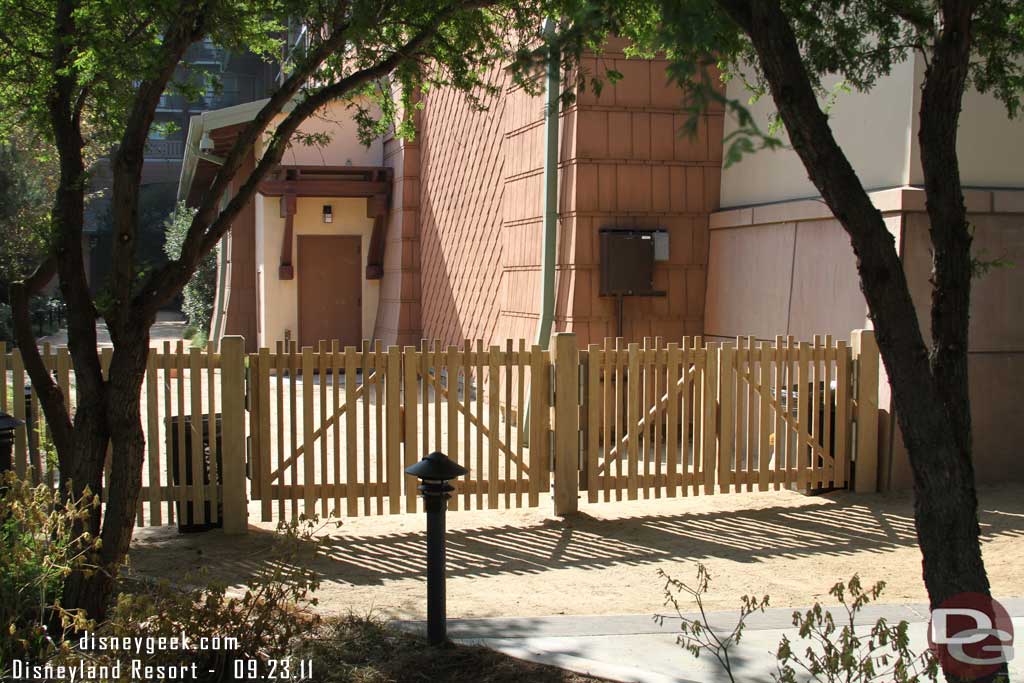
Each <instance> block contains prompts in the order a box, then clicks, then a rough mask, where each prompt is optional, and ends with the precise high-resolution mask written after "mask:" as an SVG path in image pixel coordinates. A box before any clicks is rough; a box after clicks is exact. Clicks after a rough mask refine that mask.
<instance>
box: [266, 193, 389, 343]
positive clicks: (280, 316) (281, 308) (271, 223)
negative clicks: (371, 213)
mask: <svg viewBox="0 0 1024 683" xmlns="http://www.w3.org/2000/svg"><path fill="white" fill-rule="evenodd" d="M297 202H298V206H297V209H296V213H295V218H294V230H293V237H292V262H293V264H294V266H295V278H294V279H292V280H281V279H279V278H278V265H279V264H280V254H281V240H282V238H283V236H284V223H285V219H284V218H282V217H281V212H280V198H278V197H264V196H263V195H257V196H256V207H257V209H256V216H257V218H256V241H257V250H256V261H257V264H256V265H257V277H258V281H259V282H260V292H259V301H260V311H259V315H260V341H259V344H260V346H269V347H273V346H274V345H275V344H276V342H277V341H280V340H283V339H284V337H285V330H289V331H290V333H291V338H292V339H298V329H299V328H298V322H299V321H298V310H299V306H298V283H299V270H300V269H301V268H302V263H301V262H300V261H299V254H298V237H299V236H300V235H358V236H360V237H361V238H362V242H361V245H362V249H361V254H362V258H363V263H362V268H363V273H362V274H363V275H364V276H365V269H366V259H367V256H368V254H369V245H370V235H371V233H372V231H373V219H372V218H367V217H366V200H365V199H355V198H338V197H300V198H299V199H298V200H297ZM324 204H331V205H332V206H333V207H334V222H333V223H330V224H326V223H324V222H323V220H322V217H321V215H322V214H321V212H322V207H323V205H324ZM362 283H363V293H362V296H363V314H362V317H363V320H362V328H363V337H364V338H366V339H371V338H372V337H373V328H374V322H375V320H376V317H377V304H378V300H379V296H380V282H379V281H376V280H367V279H366V278H365V277H363V278H362Z"/></svg>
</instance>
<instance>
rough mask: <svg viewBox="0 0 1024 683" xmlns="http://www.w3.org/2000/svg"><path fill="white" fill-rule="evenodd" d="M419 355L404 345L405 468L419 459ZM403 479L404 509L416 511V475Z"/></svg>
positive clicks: (413, 348) (420, 355)
mask: <svg viewBox="0 0 1024 683" xmlns="http://www.w3.org/2000/svg"><path fill="white" fill-rule="evenodd" d="M421 357H422V354H421V353H417V351H416V347H415V346H406V347H405V348H404V349H403V351H402V363H403V366H402V367H403V371H404V375H403V377H404V386H403V387H402V392H403V393H402V397H403V399H404V409H403V411H402V415H403V417H404V419H405V424H404V427H403V429H404V434H403V439H402V441H403V447H404V455H405V461H404V467H406V468H407V467H411V466H412V465H415V464H416V462H417V461H418V460H419V459H420V447H419V433H418V430H417V423H416V411H417V406H416V397H417V396H418V395H419V385H418V379H417V377H418V373H419V370H420V358H421ZM423 384H424V386H425V385H426V380H424V382H423ZM423 405H424V410H425V409H426V405H427V404H426V401H424V403H423ZM425 414H426V413H425V412H424V415H425ZM426 424H427V421H426V419H424V421H423V425H424V427H426ZM424 442H426V433H424ZM403 469H404V468H403ZM403 480H404V483H405V511H406V512H416V486H417V482H416V477H413V476H410V475H403Z"/></svg>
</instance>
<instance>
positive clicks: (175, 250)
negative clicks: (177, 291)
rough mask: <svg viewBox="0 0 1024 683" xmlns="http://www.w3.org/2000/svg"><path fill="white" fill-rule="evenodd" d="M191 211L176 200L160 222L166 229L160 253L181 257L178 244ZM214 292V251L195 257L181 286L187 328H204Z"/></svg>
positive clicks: (207, 323)
mask: <svg viewBox="0 0 1024 683" xmlns="http://www.w3.org/2000/svg"><path fill="white" fill-rule="evenodd" d="M194 214H195V211H194V210H193V209H190V208H188V207H187V206H185V203H184V202H178V204H177V205H176V206H175V207H174V211H173V212H172V213H171V215H170V217H169V218H168V219H167V221H166V222H165V223H164V227H165V230H166V235H165V241H164V252H165V253H166V254H167V256H168V258H171V259H176V258H178V257H179V256H181V247H182V245H183V244H184V243H185V235H186V234H187V233H188V226H189V225H190V224H191V222H192V216H193V215H194ZM216 293H217V250H216V249H214V250H212V251H211V252H210V253H209V254H207V255H206V256H204V257H203V258H202V259H200V260H199V265H198V266H197V267H196V272H195V273H194V274H193V275H192V279H191V280H189V281H188V283H187V284H186V285H185V287H184V288H183V289H182V299H183V302H182V305H181V312H182V313H184V314H185V317H187V318H188V324H189V327H191V328H193V329H194V330H196V331H197V332H203V331H208V330H209V329H210V320H211V318H212V317H213V300H214V297H215V296H216Z"/></svg>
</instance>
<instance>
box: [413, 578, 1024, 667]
mask: <svg viewBox="0 0 1024 683" xmlns="http://www.w3.org/2000/svg"><path fill="white" fill-rule="evenodd" d="M1001 602H1002V604H1003V606H1004V607H1006V609H1007V611H1008V612H1009V613H1010V616H1011V617H1012V619H1013V625H1014V630H1015V631H1016V634H1017V637H1016V640H1017V652H1018V654H1017V656H1016V657H1015V658H1014V660H1013V661H1012V663H1011V665H1010V679H1011V680H1020V677H1021V676H1022V675H1024V648H1022V647H1021V646H1020V644H1019V643H1020V641H1021V639H1022V638H1024V598H1008V599H1002V600H1001ZM793 611H794V610H793V609H792V608H778V609H769V610H766V611H765V612H764V614H755V615H751V616H750V617H749V618H748V620H747V629H746V630H745V631H744V633H743V639H742V641H741V643H740V645H739V646H737V648H735V650H733V651H732V653H731V654H730V657H731V659H732V661H733V664H734V667H733V672H734V675H735V676H736V680H737V681H743V682H754V681H756V682H759V683H760V682H761V681H770V680H771V674H772V673H773V672H774V671H775V657H774V656H773V655H772V654H771V652H772V651H774V650H775V648H776V647H777V646H778V643H779V640H780V639H781V638H782V635H783V634H786V635H788V636H789V638H790V640H792V641H794V642H799V636H798V634H797V633H796V631H795V629H794V628H793V626H792V614H793ZM836 616H837V620H838V615H836ZM709 617H710V622H711V624H712V625H714V626H716V627H717V626H718V625H720V626H721V628H722V629H724V630H728V629H731V628H732V626H733V624H734V623H735V620H736V617H737V613H736V612H711V613H709ZM879 617H885V618H886V619H888V620H889V621H890V622H891V623H897V622H899V621H900V620H906V621H907V622H909V623H910V635H911V647H912V649H913V650H914V651H915V652H921V651H923V650H924V649H925V648H926V647H927V628H928V623H927V622H928V607H927V605H877V606H874V605H872V606H868V607H866V608H865V609H864V610H862V611H861V613H860V615H859V618H858V623H859V624H865V625H867V624H873V623H874V622H875V621H876V620H877V619H878V618H879ZM399 625H400V626H401V627H402V628H407V629H410V630H414V631H421V632H422V631H424V630H425V624H424V622H402V623H400V624H399ZM678 625H679V622H678V620H675V621H674V622H673V621H672V620H666V621H665V625H664V626H659V625H658V624H657V623H655V621H654V620H653V619H652V618H651V617H650V616H647V615H625V616H593V617H589V616H588V617H580V616H558V617H535V618H530V617H520V618H506V619H451V620H449V621H448V635H449V636H450V637H451V638H452V639H453V640H456V641H458V642H460V643H472V644H479V645H485V646H487V647H490V648H493V649H495V650H499V651H501V652H504V653H506V654H509V655H511V656H513V657H519V658H521V659H526V660H530V661H534V662H541V663H544V664H552V665H554V666H558V667H561V668H564V669H569V670H572V671H577V672H580V673H589V674H591V675H594V676H599V677H603V678H608V679H610V680H614V681H638V682H641V683H720V682H722V681H728V680H729V678H728V676H727V675H726V674H725V672H724V671H722V669H721V668H720V667H719V666H718V663H717V662H716V661H715V659H714V657H713V656H712V655H711V654H710V653H708V654H706V655H702V656H701V657H700V659H694V658H693V656H691V655H690V653H688V652H686V651H685V650H683V649H682V648H681V647H680V646H679V645H678V644H677V643H676V632H677V630H678Z"/></svg>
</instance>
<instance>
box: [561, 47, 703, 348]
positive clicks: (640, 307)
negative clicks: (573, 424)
mask: <svg viewBox="0 0 1024 683" xmlns="http://www.w3.org/2000/svg"><path fill="white" fill-rule="evenodd" d="M620 49H621V45H618V44H612V45H610V46H609V49H608V50H607V51H606V52H605V53H604V55H603V56H602V58H601V59H600V60H594V59H590V60H588V61H586V62H585V63H584V67H585V68H586V69H587V70H589V71H591V72H595V71H596V72H601V71H603V70H604V69H606V68H607V67H609V66H610V67H612V68H614V69H616V70H618V71H619V72H621V73H622V74H623V78H622V79H621V80H620V81H618V82H617V83H616V84H615V85H614V86H606V87H605V88H604V89H603V91H602V92H601V95H600V97H598V96H596V95H595V94H594V93H593V92H591V91H587V92H586V93H583V94H582V95H581V96H580V99H579V103H578V105H577V107H576V128H575V131H574V137H575V145H574V147H573V148H572V150H571V157H570V159H569V160H567V161H566V162H563V163H566V164H567V165H568V166H569V167H570V168H571V169H572V172H571V173H570V182H571V183H572V197H573V199H572V204H571V206H569V207H568V209H569V210H568V212H567V214H565V215H564V216H563V221H564V222H565V224H566V227H565V233H566V236H567V237H568V238H570V239H571V240H572V245H573V246H572V253H573V266H572V270H573V273H572V274H573V278H572V282H571V284H569V289H570V290H571V291H572V292H573V295H572V298H573V310H572V318H571V320H570V321H569V322H570V326H571V328H572V329H573V330H574V331H576V332H577V334H578V336H579V338H580V340H581V341H583V342H584V343H586V341H590V342H599V341H601V339H602V338H603V337H605V336H611V335H614V334H615V332H616V307H615V300H614V299H613V298H609V297H605V298H602V297H599V296H598V286H599V270H598V266H599V258H600V245H599V238H598V232H599V230H600V229H601V228H604V227H638V228H666V229H667V230H668V232H669V252H670V253H669V261H667V262H658V263H656V264H655V272H654V284H655V288H656V289H660V290H664V291H667V292H668V295H667V296H666V297H662V298H655V297H627V298H626V299H625V306H624V315H623V334H624V336H625V337H626V338H627V339H630V340H638V339H641V338H642V337H645V336H656V335H661V336H664V337H665V338H666V339H679V338H680V337H682V336H684V335H695V334H701V332H702V331H703V327H704V287H705V279H706V264H707V257H708V216H709V214H710V212H711V211H713V210H715V209H716V208H717V207H718V196H719V183H720V178H721V164H722V126H723V121H722V119H723V114H722V112H721V110H720V109H718V108H715V109H714V110H712V111H709V112H708V113H707V114H706V115H704V116H703V117H702V121H701V123H700V125H699V127H698V130H697V135H696V137H693V138H691V137H689V136H686V135H682V134H680V131H681V130H682V127H683V124H684V122H685V120H686V116H687V115H686V114H684V113H683V104H684V103H683V94H682V91H680V90H679V89H678V88H677V87H675V86H673V85H670V84H669V83H668V80H667V75H666V66H667V62H665V61H663V60H657V59H656V60H638V59H628V60H627V59H625V57H624V56H623V55H622V53H621V51H620Z"/></svg>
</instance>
